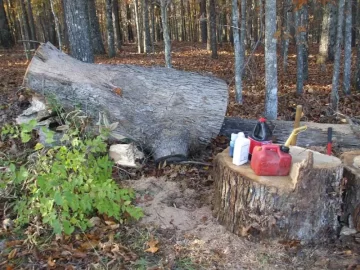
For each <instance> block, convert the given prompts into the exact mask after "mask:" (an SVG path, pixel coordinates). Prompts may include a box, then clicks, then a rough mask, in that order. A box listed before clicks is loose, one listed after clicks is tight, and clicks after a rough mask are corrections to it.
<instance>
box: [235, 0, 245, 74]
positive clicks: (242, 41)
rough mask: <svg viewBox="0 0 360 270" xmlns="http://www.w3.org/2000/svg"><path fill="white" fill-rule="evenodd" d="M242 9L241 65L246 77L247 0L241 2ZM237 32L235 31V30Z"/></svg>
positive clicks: (242, 72)
mask: <svg viewBox="0 0 360 270" xmlns="http://www.w3.org/2000/svg"><path fill="white" fill-rule="evenodd" d="M240 7H241V16H240V17H241V22H240V24H241V25H240V57H241V59H240V63H242V64H241V66H240V68H241V77H243V75H244V63H245V38H246V0H240ZM234 30H235V29H234Z"/></svg>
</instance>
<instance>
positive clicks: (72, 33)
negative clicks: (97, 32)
mask: <svg viewBox="0 0 360 270" xmlns="http://www.w3.org/2000/svg"><path fill="white" fill-rule="evenodd" d="M64 6H65V16H66V25H67V29H68V35H69V44H70V51H71V56H72V57H74V58H76V59H78V60H80V61H83V62H88V63H93V62H94V54H93V50H92V46H91V36H90V23H89V14H88V5H87V2H86V0H65V5H64Z"/></svg>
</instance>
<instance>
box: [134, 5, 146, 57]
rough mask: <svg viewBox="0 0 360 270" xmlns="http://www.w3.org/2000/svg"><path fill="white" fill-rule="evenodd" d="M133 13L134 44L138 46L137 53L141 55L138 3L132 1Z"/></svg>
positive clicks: (141, 44)
mask: <svg viewBox="0 0 360 270" xmlns="http://www.w3.org/2000/svg"><path fill="white" fill-rule="evenodd" d="M134 12H135V23H136V42H137V46H138V53H143V52H144V48H143V43H142V42H141V29H140V15H139V2H138V0H134Z"/></svg>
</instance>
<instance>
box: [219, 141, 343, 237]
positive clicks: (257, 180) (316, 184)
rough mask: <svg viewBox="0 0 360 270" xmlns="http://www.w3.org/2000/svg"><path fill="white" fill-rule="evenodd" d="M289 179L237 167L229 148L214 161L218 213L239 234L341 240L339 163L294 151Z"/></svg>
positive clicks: (341, 171) (298, 150)
mask: <svg viewBox="0 0 360 270" xmlns="http://www.w3.org/2000/svg"><path fill="white" fill-rule="evenodd" d="M290 153H291V155H292V157H293V160H292V167H291V172H290V175H289V176H283V177H278V176H257V175H255V174H254V172H253V171H252V169H251V167H250V164H249V163H247V164H244V165H242V166H235V165H234V164H232V159H231V158H230V157H229V153H228V149H226V150H224V151H223V152H221V153H220V154H218V155H217V156H216V158H215V160H214V169H213V177H214V181H215V195H214V199H213V214H214V216H215V217H216V218H217V219H218V221H219V223H221V224H222V225H224V226H225V227H226V228H227V229H228V230H229V231H231V232H233V233H234V234H237V235H240V236H245V235H248V234H249V233H251V234H254V233H256V234H257V235H258V236H260V237H281V238H283V239H296V240H300V241H304V242H325V241H327V240H330V239H332V238H334V237H336V233H337V230H338V228H339V225H338V214H339V210H340V207H341V195H340V181H341V178H342V174H343V165H342V163H341V161H340V159H338V158H336V157H333V156H326V155H323V154H320V153H318V152H313V151H311V150H307V149H304V148H301V147H296V146H294V147H291V148H290Z"/></svg>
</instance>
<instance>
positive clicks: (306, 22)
mask: <svg viewBox="0 0 360 270" xmlns="http://www.w3.org/2000/svg"><path fill="white" fill-rule="evenodd" d="M301 17H302V23H301V24H302V25H303V28H304V31H305V32H302V35H303V45H302V51H303V55H304V56H303V59H304V66H303V69H304V71H303V74H304V80H305V81H306V80H308V77H309V6H308V3H305V4H304V5H303V8H302V15H301Z"/></svg>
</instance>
